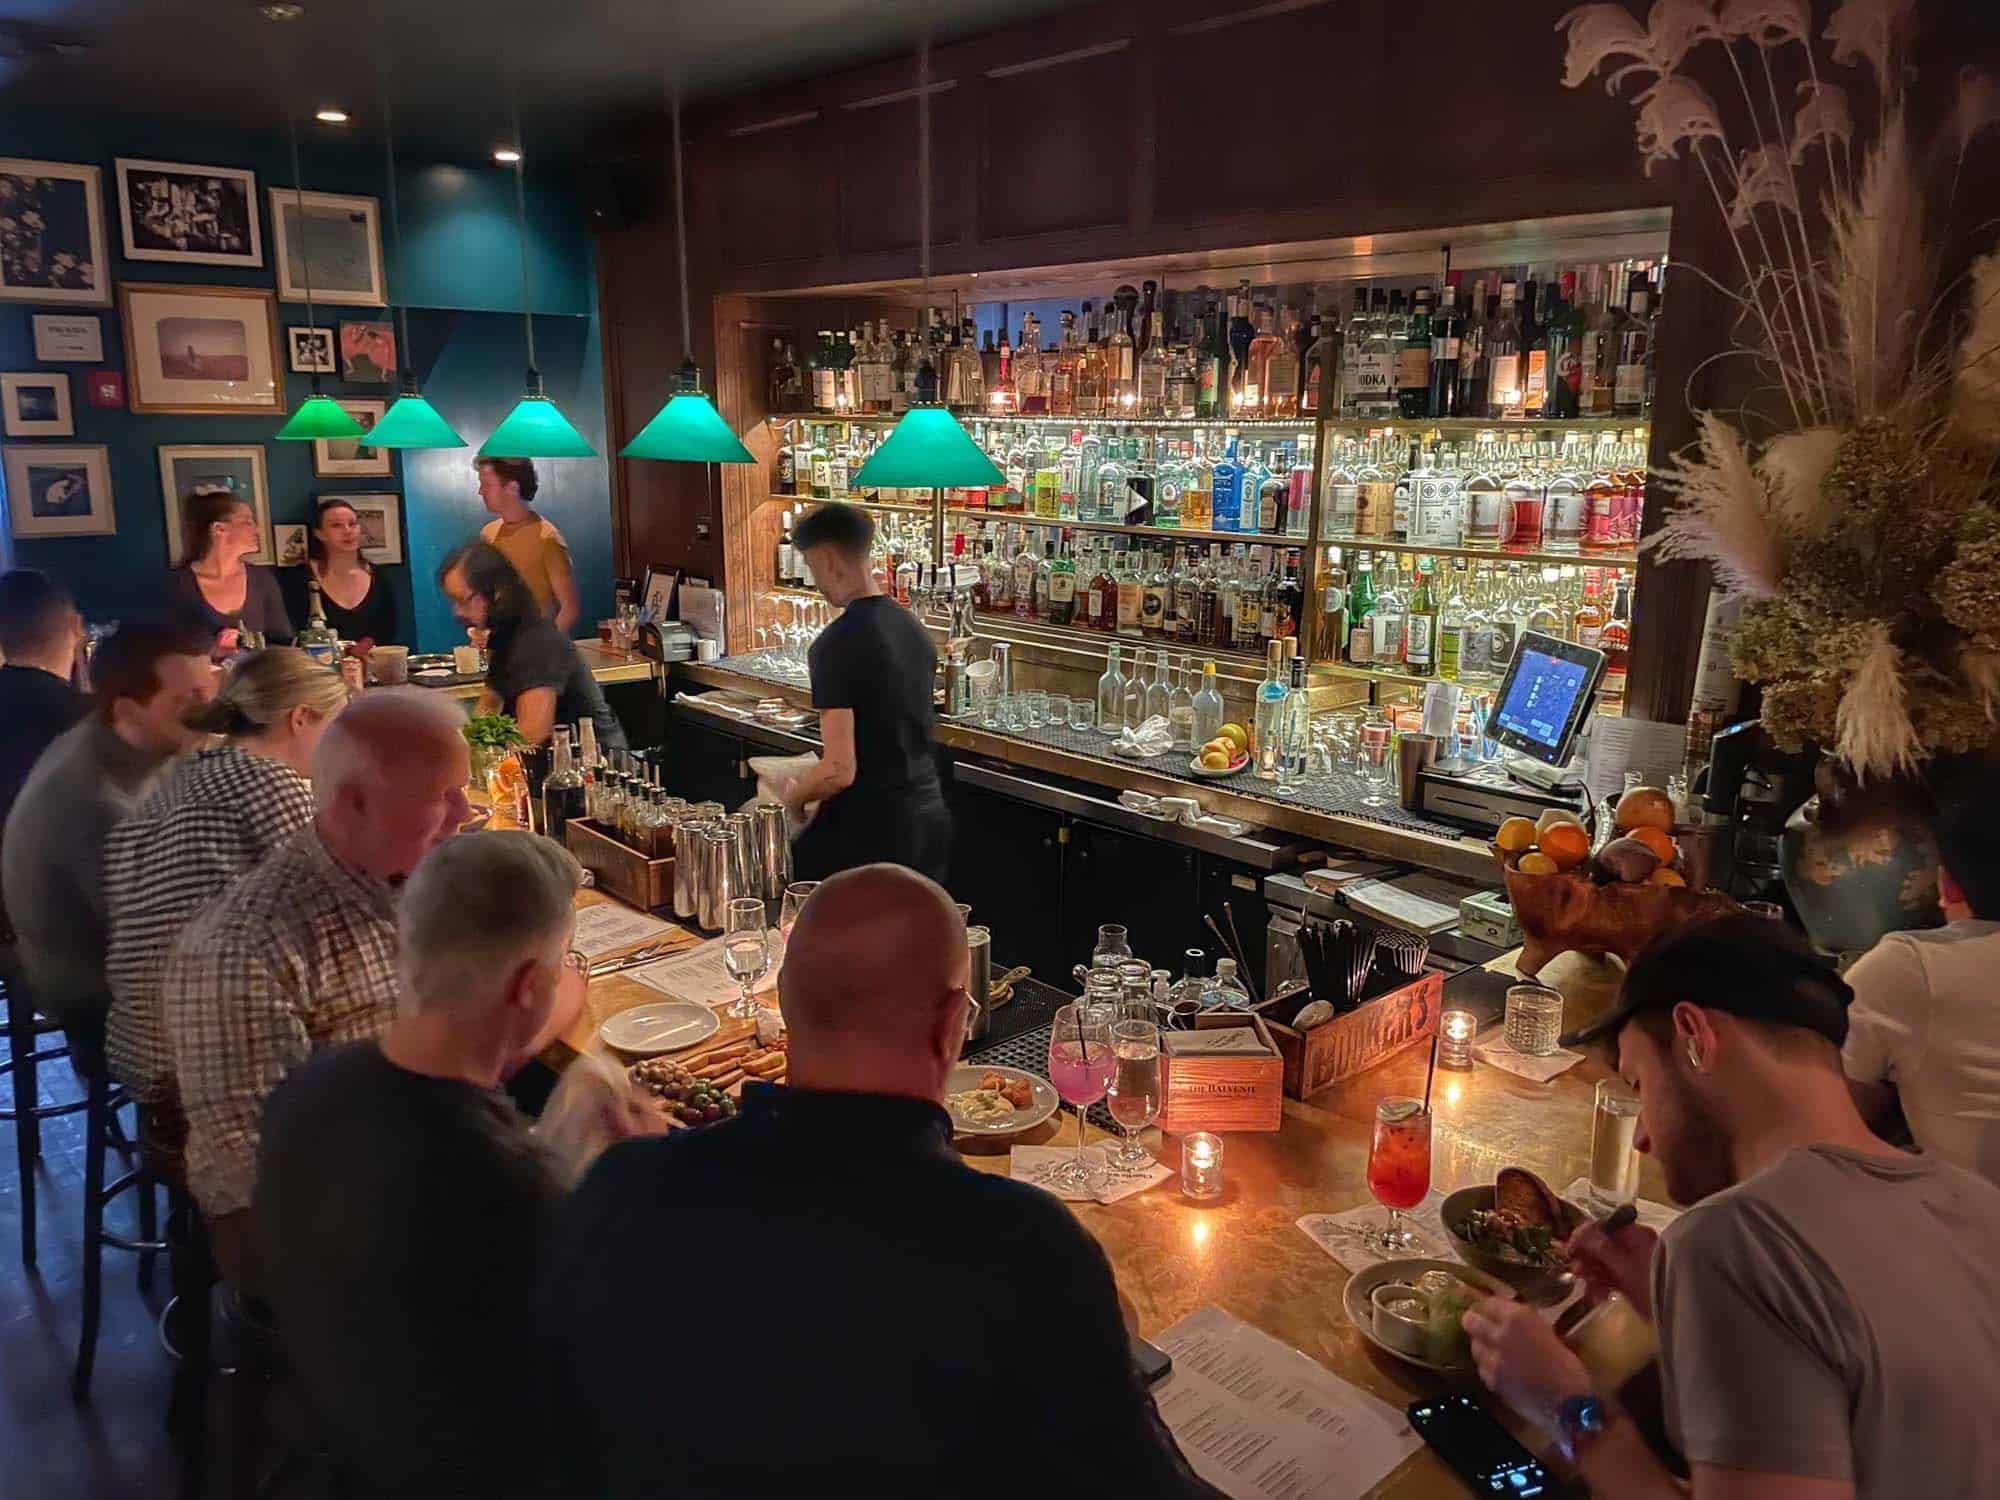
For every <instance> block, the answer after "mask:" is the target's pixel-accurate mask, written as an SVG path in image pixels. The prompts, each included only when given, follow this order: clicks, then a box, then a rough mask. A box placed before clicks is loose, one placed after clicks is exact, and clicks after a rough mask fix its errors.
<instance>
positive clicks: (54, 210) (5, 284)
mask: <svg viewBox="0 0 2000 1500" xmlns="http://www.w3.org/2000/svg"><path fill="white" fill-rule="evenodd" d="M98 176H99V173H98V170H97V168H95V167H86V166H83V165H82V164H81V163H78V162H67V161H26V160H23V159H22V158H20V157H13V156H9V157H0V298H4V299H7V300H10V301H14V302H95V303H98V304H99V305H104V304H107V303H109V302H110V301H111V258H110V255H109V253H108V249H107V247H106V245H105V243H104V208H103V199H102V198H101V197H100V196H99V192H98ZM105 529H106V530H109V529H110V528H109V527H106V528H105Z"/></svg>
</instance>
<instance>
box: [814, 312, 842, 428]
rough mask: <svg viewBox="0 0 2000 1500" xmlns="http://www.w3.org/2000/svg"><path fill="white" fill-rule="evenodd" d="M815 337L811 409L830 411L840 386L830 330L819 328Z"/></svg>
mask: <svg viewBox="0 0 2000 1500" xmlns="http://www.w3.org/2000/svg"><path fill="white" fill-rule="evenodd" d="M817 338H818V341H819V342H818V346H817V347H816V348H815V349H814V350H813V370H812V390H813V410H814V411H832V410H833V398H834V393H835V392H836V391H837V390H838V389H839V386H840V373H839V371H838V370H837V369H835V367H834V361H833V333H832V330H830V329H826V328H822V329H820V330H819V332H818V334H817Z"/></svg>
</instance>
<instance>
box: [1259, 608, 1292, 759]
mask: <svg viewBox="0 0 2000 1500" xmlns="http://www.w3.org/2000/svg"><path fill="white" fill-rule="evenodd" d="M1286 675H1287V674H1286V672H1285V646H1284V643H1283V642H1282V641H1273V642H1271V644H1270V645H1269V646H1268V647H1266V648H1265V651H1264V680H1263V681H1262V682H1260V683H1259V684H1258V685H1257V708H1256V712H1255V714H1254V715H1253V716H1252V718H1251V721H1250V759H1251V767H1250V769H1251V772H1252V774H1253V775H1255V776H1256V777H1257V779H1258V780H1259V781H1276V780H1277V779H1278V756H1279V754H1280V753H1281V752H1282V751H1283V749H1284V745H1285V723H1286V720H1287V719H1288V718H1289V717H1290V716H1289V715H1288V714H1287V713H1286V711H1285V707H1286V700H1287V699H1288V698H1290V697H1291V686H1290V684H1289V683H1288V682H1287V681H1286Z"/></svg>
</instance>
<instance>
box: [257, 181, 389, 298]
mask: <svg viewBox="0 0 2000 1500" xmlns="http://www.w3.org/2000/svg"><path fill="white" fill-rule="evenodd" d="M269 191H270V195H271V258H272V259H273V260H274V261H276V262H277V266H278V299H279V300H280V301H282V302H304V301H306V300H307V297H306V280H307V276H308V273H310V276H311V280H312V298H311V300H312V301H313V302H315V303H320V304H326V305H331V306H335V307H383V306H386V305H387V304H388V300H389V298H388V294H387V292H386V291H385V290H384V284H383V279H382V230H381V223H380V220H381V215H380V210H379V208H378V205H377V202H376V200H375V199H373V198H364V197H358V196H355V195H352V194H348V193H311V192H307V193H301V192H300V191H298V190H297V189H296V188H275V187H274V188H271V189H270V190H269ZM301 214H303V215H304V216H305V228H306V230H307V233H305V234H300V233H299V232H298V230H299V227H300V215H301ZM308 252H310V257H308Z"/></svg>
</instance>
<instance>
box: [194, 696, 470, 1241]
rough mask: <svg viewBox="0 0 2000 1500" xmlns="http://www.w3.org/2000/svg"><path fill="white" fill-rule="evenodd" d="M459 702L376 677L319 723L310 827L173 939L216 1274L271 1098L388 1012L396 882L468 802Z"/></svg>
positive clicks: (236, 1228)
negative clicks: (317, 1056) (311, 1060)
mask: <svg viewBox="0 0 2000 1500" xmlns="http://www.w3.org/2000/svg"><path fill="white" fill-rule="evenodd" d="M463 724H464V714H463V712H462V710H460V708H459V707H458V705H457V704H455V703H453V702H451V701H449V700H447V699H443V698H440V697H438V696H437V695H436V694H434V693H431V692H429V691H428V690H426V689H424V688H416V687H405V688H378V689H376V690H375V691H373V692H371V693H368V694H367V695H365V696H364V697H362V698H361V699H360V700H359V701H357V702H356V703H354V704H353V705H351V706H350V707H348V708H347V709H345V710H344V711H342V713H341V714H340V715H339V717H337V718H336V719H334V721H333V722H332V723H331V724H330V725H328V726H327V730H326V733H325V734H324V735H323V736H321V738H320V742H319V748H318V750H317V751H316V752H315V754H314V756H313V796H314V799H315V801H316V802H317V804H318V811H317V813H316V814H315V815H314V818H313V821H312V823H311V824H310V825H309V826H307V827H305V828H302V829H300V830H299V831H298V832H297V833H296V834H294V835H293V836H292V837H291V838H289V839H287V840H286V841H285V842H284V843H282V844H280V845H278V847H277V848H275V849H273V850H272V851H271V852H270V854H268V855H266V856H265V858H264V859H263V860H262V861H260V862H259V863H257V864H255V865H253V866H252V867H251V868H250V869H249V870H248V871H247V872H246V873H244V874H243V875H241V876H239V877H238V878H237V880H236V881H235V882H234V883H233V884H231V885H229V886H228V887H226V888H225V889H223V890H222V891H220V892H218V893H217V898H216V900H215V902H214V904H212V905H211V906H209V907H208V908H207V909H206V911H204V912H203V914H202V915H201V916H200V917H198V918H197V919H196V920H195V921H193V922H191V923H189V924H188V927H187V929H186V930H185V931H184V932H182V933H181V935H180V936H179V937H178V938H176V939H175V940H174V946H173V948H172V950H171V951H170V952H169V953H168V955H167V963H166V967H165V969H164V970H163V971H162V973H161V977H160V1008H161V1015H162V1019H163V1022H164V1024H165V1026H166V1030H167V1036H168V1039H169V1040H170V1042H171V1043H172V1046H173V1053H174V1068H175V1072H176V1073H177V1075H178V1077H179V1080H180V1092H181V1105H182V1108H183V1109H184V1110H185V1111H186V1113H187V1120H188V1144H187V1176H188V1187H189V1189H190V1190H191V1191H192V1192H193V1193H194V1197H195V1201H196V1202H197V1203H198V1204H199V1205H200V1206H201V1211H202V1214H203V1216H204V1217H205V1218H206V1219H207V1220H208V1222H209V1232H210V1236H211V1239H212V1241H213V1244H214V1249H215V1256H216V1260H217V1261H218V1263H220V1264H221V1265H222V1268H223V1270H224V1271H225V1272H228V1273H231V1274H232V1275H234V1274H237V1273H240V1272H241V1271H242V1270H243V1264H242V1260H241V1254H242V1251H243V1248H244V1246H243V1239H244V1230H245V1215H246V1213H247V1211H248V1209H249V1207H250V1194H251V1185H252V1182H253V1180H254V1178H255V1176H256V1169H257V1146H258V1140H259V1136H260V1132H261V1128H262V1120H263V1112H264V1100H265V1099H266V1098H267V1097H268V1096H269V1094H270V1092H271V1090H272V1089H273V1088H275V1087H276V1086H277V1083H278V1080H279V1079H281V1078H283V1077H284V1076H285V1074H286V1072H287V1071H289V1070H290V1069H291V1068H292V1067H294V1066H295V1065H297V1064H298V1063H301V1062H303V1061H305V1059H306V1058H308V1057H310V1056H311V1055H312V1054H313V1053H314V1052H317V1051H319V1050H320V1049H321V1048H324V1047H329V1046H332V1045H333V1044H335V1043H337V1042H351V1041H357V1040H359V1039H361V1038H363V1037H372V1036H375V1035H376V1034H378V1033H379V1032H381V1031H382V1030H384V1029H385V1028H386V1027H387V1026H388V1025H389V1023H390V1021H392V1020H394V1019H395V1015H396V994H397V980H396V891H397V888H398V887H400V886H401V885H402V883H403V881H404V880H405V879H406V878H407V877H408V876H409V873H410V871H412V870H414V869H415V868H416V867H417V863H418V861H420V860H421V859H422V858H423V857H424V856H425V855H426V854H428V853H429V852H430V851H431V850H432V849H433V848H435V847H436V846H437V845H438V844H439V843H441V842H443V841H444V840H445V839H446V838H448V837H450V836H451V835H452V834H453V833H455V832H457V831H458V829H459V827H460V826H461V825H462V824H463V823H464V822H465V821H466V818H467V816H468V814H469V812H470V809H469V807H468V805H467V803H466V798H465V784H466V782H467V780H468V779H470V774H471V770H470V762H469V754H468V751H467V749H466V744H465V736H464V734H463V732H462V727H463Z"/></svg>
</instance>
